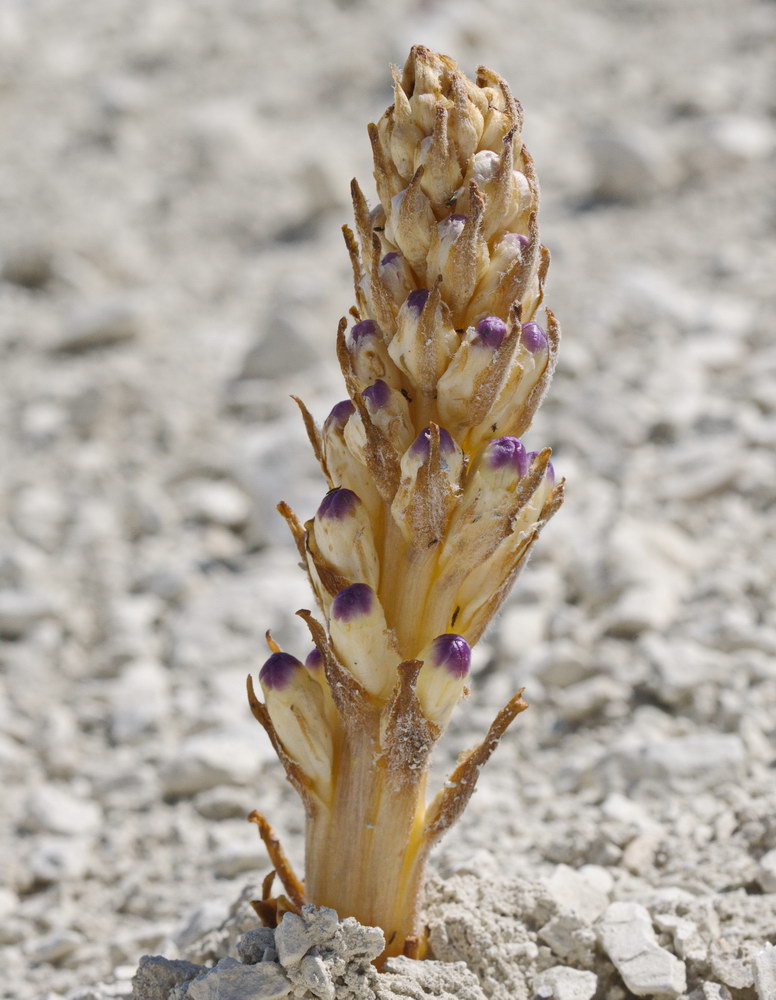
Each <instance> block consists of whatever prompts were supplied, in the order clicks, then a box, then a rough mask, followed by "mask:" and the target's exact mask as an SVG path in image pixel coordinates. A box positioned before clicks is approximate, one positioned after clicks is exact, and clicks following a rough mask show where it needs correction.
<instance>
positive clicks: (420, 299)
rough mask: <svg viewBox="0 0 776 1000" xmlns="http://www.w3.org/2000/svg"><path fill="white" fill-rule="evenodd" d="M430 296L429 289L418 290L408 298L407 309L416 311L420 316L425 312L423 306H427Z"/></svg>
mask: <svg viewBox="0 0 776 1000" xmlns="http://www.w3.org/2000/svg"><path fill="white" fill-rule="evenodd" d="M428 296H429V291H428V289H427V288H416V289H415V290H414V291H412V292H410V294H409V295H408V296H407V307H408V308H409V309H414V310H415V312H416V313H418V314H420V313H421V312H423V306H425V304H426V302H427V300H428Z"/></svg>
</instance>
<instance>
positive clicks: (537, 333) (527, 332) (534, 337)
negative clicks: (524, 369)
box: [520, 320, 547, 354]
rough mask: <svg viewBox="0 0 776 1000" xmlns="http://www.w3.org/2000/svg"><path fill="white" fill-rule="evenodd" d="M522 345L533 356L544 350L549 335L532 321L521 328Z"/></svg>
mask: <svg viewBox="0 0 776 1000" xmlns="http://www.w3.org/2000/svg"><path fill="white" fill-rule="evenodd" d="M520 343H521V344H523V346H524V347H525V348H526V350H528V351H530V352H531V354H536V352H537V351H541V350H544V348H546V346H547V334H546V333H545V332H544V330H542V328H541V327H540V326H539V324H538V323H534V321H533V320H531V322H530V323H523V325H522V326H521V327H520Z"/></svg>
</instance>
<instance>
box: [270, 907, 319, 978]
mask: <svg viewBox="0 0 776 1000" xmlns="http://www.w3.org/2000/svg"><path fill="white" fill-rule="evenodd" d="M316 943H317V941H316V935H315V934H314V933H313V932H312V931H311V930H309V929H308V927H307V926H306V924H305V922H304V920H302V918H301V917H299V916H297V915H296V914H295V913H286V914H284V916H283V919H282V920H281V921H280V923H279V924H278V926H277V929H276V930H275V948H276V950H277V953H278V959H279V960H280V964H281V965H285V966H290V965H296V963H297V962H301V960H302V958H303V957H304V956H305V955H306V954H307V952H308V951H309V950H310V949H311V948H312V947H313V945H315V944H316Z"/></svg>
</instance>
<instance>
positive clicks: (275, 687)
mask: <svg viewBox="0 0 776 1000" xmlns="http://www.w3.org/2000/svg"><path fill="white" fill-rule="evenodd" d="M301 666H302V664H301V663H300V662H299V660H297V658H296V657H295V656H292V655H291V654H290V653H273V654H272V656H270V658H269V659H268V660H267V662H266V663H265V664H264V666H263V667H262V668H261V670H260V671H259V680H260V681H261V682H262V684H264V686H265V687H268V688H269V689H270V690H271V691H282V690H283V689H284V688H286V687H288V685H289V684H290V683H291V681H292V679H293V676H294V674H295V673H296V671H297V670H298V669H299V668H300V667H301Z"/></svg>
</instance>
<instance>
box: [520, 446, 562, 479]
mask: <svg viewBox="0 0 776 1000" xmlns="http://www.w3.org/2000/svg"><path fill="white" fill-rule="evenodd" d="M538 457H539V452H538V451H529V452H528V454H527V455H526V458H527V459H528V465H529V466H531V465H533V464H534V462H535V461H536V459H537V458H538ZM544 475H545V478H546V479H547V481H548V482H549V483H550V484H552V483H554V482H555V466H554V465H553V464H552V462H548V463H547V468H546V469H545V470H544Z"/></svg>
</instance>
